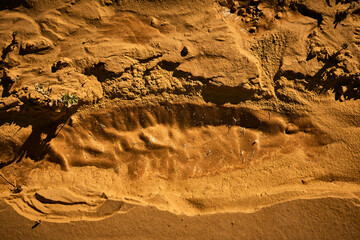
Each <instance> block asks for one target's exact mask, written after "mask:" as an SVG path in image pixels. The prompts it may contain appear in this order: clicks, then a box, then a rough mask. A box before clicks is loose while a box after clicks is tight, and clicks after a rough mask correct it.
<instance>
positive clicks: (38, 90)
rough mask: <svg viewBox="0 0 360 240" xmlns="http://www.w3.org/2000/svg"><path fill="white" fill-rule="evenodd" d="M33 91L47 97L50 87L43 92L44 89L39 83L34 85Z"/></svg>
mask: <svg viewBox="0 0 360 240" xmlns="http://www.w3.org/2000/svg"><path fill="white" fill-rule="evenodd" d="M35 91H37V92H38V93H41V94H42V95H44V96H46V97H48V96H49V95H50V93H51V91H52V89H51V88H50V87H48V89H47V90H45V88H44V87H43V86H42V84H41V83H35Z"/></svg>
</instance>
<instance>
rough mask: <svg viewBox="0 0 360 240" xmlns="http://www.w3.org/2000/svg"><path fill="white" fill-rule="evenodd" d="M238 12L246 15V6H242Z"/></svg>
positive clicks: (240, 14)
mask: <svg viewBox="0 0 360 240" xmlns="http://www.w3.org/2000/svg"><path fill="white" fill-rule="evenodd" d="M237 14H238V15H239V16H244V15H246V9H245V8H240V9H239V11H238V13H237Z"/></svg>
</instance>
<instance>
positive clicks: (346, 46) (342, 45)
mask: <svg viewBox="0 0 360 240" xmlns="http://www.w3.org/2000/svg"><path fill="white" fill-rule="evenodd" d="M348 47H349V44H348V43H343V44H341V48H342V49H347V48H348Z"/></svg>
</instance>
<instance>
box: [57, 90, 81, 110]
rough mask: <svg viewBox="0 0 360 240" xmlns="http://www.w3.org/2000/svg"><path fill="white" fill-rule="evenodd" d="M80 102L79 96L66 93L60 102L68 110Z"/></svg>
mask: <svg viewBox="0 0 360 240" xmlns="http://www.w3.org/2000/svg"><path fill="white" fill-rule="evenodd" d="M78 101H79V97H78V96H76V95H75V94H69V93H65V94H64V95H63V96H62V97H61V99H60V102H62V103H63V104H64V105H65V106H66V107H68V108H70V107H71V106H74V105H76V104H78Z"/></svg>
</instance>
